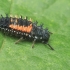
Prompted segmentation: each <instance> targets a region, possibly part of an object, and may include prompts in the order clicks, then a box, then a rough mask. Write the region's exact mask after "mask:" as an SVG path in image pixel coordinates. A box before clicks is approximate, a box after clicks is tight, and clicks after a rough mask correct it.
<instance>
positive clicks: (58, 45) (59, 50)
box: [0, 0, 70, 70]
mask: <svg viewBox="0 0 70 70" xmlns="http://www.w3.org/2000/svg"><path fill="white" fill-rule="evenodd" d="M6 13H8V14H9V15H13V17H14V16H15V15H17V16H18V17H20V15H22V16H23V18H24V17H25V16H28V18H32V20H33V21H35V20H37V21H38V22H39V24H40V23H41V22H43V23H44V28H46V27H47V28H48V29H49V31H50V32H52V33H53V34H52V35H51V37H50V40H49V43H50V44H51V45H52V46H53V48H54V49H55V51H52V50H50V49H49V48H48V46H44V45H43V44H42V43H36V44H35V48H34V49H32V48H31V45H32V42H28V41H22V42H20V43H19V44H14V42H15V41H16V40H18V39H17V38H13V37H9V36H4V35H3V34H2V33H1V32H0V70H70V44H69V43H70V0H0V14H2V15H3V16H5V14H6Z"/></svg>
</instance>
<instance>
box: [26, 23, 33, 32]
mask: <svg viewBox="0 0 70 70" xmlns="http://www.w3.org/2000/svg"><path fill="white" fill-rule="evenodd" d="M31 30H32V24H30V25H29V26H28V28H27V32H28V33H30V32H31Z"/></svg>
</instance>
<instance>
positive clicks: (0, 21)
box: [0, 15, 50, 43]
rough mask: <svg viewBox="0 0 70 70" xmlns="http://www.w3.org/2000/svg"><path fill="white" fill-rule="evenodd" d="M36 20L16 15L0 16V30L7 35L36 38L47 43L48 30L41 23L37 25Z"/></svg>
mask: <svg viewBox="0 0 70 70" xmlns="http://www.w3.org/2000/svg"><path fill="white" fill-rule="evenodd" d="M37 23H38V22H37V21H36V22H32V21H31V20H28V19H27V17H26V18H25V19H23V18H22V16H21V17H20V18H17V17H8V16H7V15H6V17H3V16H2V15H1V18H0V30H1V31H3V32H4V33H7V34H8V35H12V36H16V37H23V38H25V39H36V40H38V41H41V42H43V43H47V42H48V40H49V38H50V32H49V31H48V30H47V29H44V28H43V27H42V26H43V25H42V24H41V25H40V26H38V25H37Z"/></svg>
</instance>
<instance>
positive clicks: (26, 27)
mask: <svg viewBox="0 0 70 70" xmlns="http://www.w3.org/2000/svg"><path fill="white" fill-rule="evenodd" d="M9 27H10V28H12V29H15V30H20V31H22V32H27V33H30V32H31V30H32V24H30V25H29V26H19V25H14V24H10V25H9Z"/></svg>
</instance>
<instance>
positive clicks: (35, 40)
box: [32, 39, 36, 48]
mask: <svg viewBox="0 0 70 70" xmlns="http://www.w3.org/2000/svg"><path fill="white" fill-rule="evenodd" d="M35 42H36V39H34V41H33V44H32V48H34V44H35Z"/></svg>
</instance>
